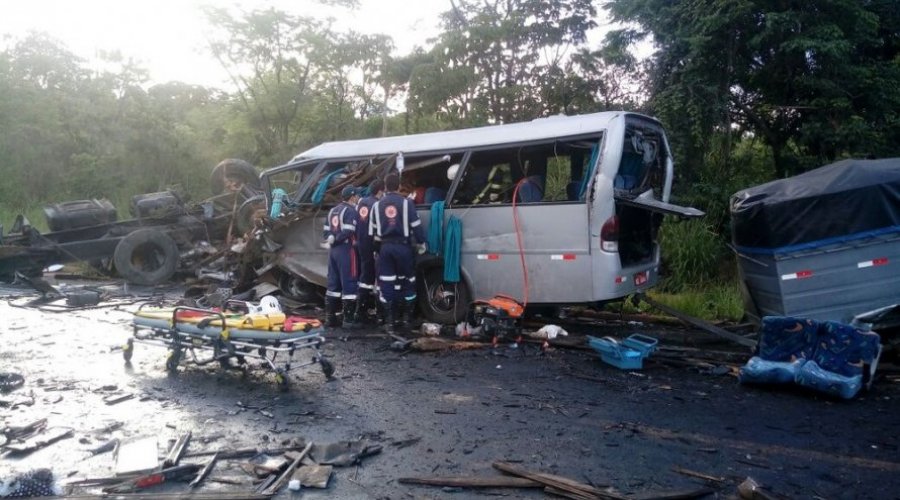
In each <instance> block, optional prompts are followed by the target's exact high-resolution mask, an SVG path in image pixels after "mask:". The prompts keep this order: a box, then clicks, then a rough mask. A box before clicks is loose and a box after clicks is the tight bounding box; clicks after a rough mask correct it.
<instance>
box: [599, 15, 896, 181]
mask: <svg viewBox="0 0 900 500" xmlns="http://www.w3.org/2000/svg"><path fill="white" fill-rule="evenodd" d="M606 8H608V9H609V11H610V12H611V14H612V18H613V19H614V20H615V21H619V22H623V23H629V25H631V26H635V27H633V28H626V29H622V30H617V31H615V32H613V33H612V34H611V35H610V37H609V38H608V42H609V43H610V45H612V46H617V47H618V48H619V49H621V48H622V46H624V45H627V44H629V43H632V42H634V41H636V40H640V39H643V38H646V37H652V39H653V41H654V42H655V44H656V46H657V51H656V52H655V53H654V55H653V57H652V61H651V70H650V89H651V94H652V97H651V106H652V108H653V109H654V111H655V112H656V113H657V114H658V115H660V116H661V117H663V118H664V119H665V121H666V122H667V123H668V125H669V128H670V129H673V130H679V131H681V132H682V133H683V138H684V139H683V140H681V141H680V142H679V150H680V153H681V156H682V157H683V158H687V159H688V160H689V161H691V162H692V163H693V166H694V167H696V166H697V165H698V164H699V162H701V161H702V159H703V158H704V156H705V154H706V152H707V151H709V150H710V148H711V147H712V143H711V142H710V140H711V139H712V138H713V137H714V136H715V134H716V133H718V134H721V135H724V136H726V137H732V136H734V133H735V132H737V133H738V134H743V133H750V134H753V135H754V136H756V137H759V138H761V139H762V140H763V141H764V142H765V144H766V145H767V146H768V147H769V148H770V151H771V155H772V163H773V166H774V169H773V173H774V175H776V176H778V177H783V176H785V175H790V174H792V173H796V172H798V171H800V170H803V169H805V168H808V167H811V166H815V165H818V164H821V163H823V162H826V161H830V160H833V159H835V158H837V157H841V156H846V155H869V154H872V155H879V156H881V155H889V154H896V151H897V146H896V145H897V141H896V140H895V139H896V138H897V129H898V116H897V112H896V110H897V109H900V64H898V54H900V46H898V42H897V40H898V25H900V4H898V3H897V2H884V1H874V0H872V1H863V2H860V1H858V0H822V1H818V2H782V1H777V0H703V1H696V2H669V1H666V0H612V1H610V2H608V3H607V4H606Z"/></svg>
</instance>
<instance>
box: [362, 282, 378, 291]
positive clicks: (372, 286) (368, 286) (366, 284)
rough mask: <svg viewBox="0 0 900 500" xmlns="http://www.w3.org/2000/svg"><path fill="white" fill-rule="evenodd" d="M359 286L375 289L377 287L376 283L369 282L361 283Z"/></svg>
mask: <svg viewBox="0 0 900 500" xmlns="http://www.w3.org/2000/svg"><path fill="white" fill-rule="evenodd" d="M359 287H360V288H364V289H366V290H374V289H375V285H370V284H368V283H360V284H359Z"/></svg>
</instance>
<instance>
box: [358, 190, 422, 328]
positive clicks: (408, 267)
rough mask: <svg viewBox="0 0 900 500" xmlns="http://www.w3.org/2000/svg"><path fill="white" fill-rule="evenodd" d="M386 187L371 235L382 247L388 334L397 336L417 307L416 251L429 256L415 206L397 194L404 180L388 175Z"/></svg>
mask: <svg viewBox="0 0 900 500" xmlns="http://www.w3.org/2000/svg"><path fill="white" fill-rule="evenodd" d="M384 187H385V190H386V193H385V195H384V197H382V198H381V199H380V200H378V201H377V202H376V203H375V205H374V206H372V213H371V215H370V216H369V233H370V234H371V235H372V236H373V237H374V239H375V241H376V242H377V244H380V249H379V251H378V286H379V290H380V291H381V300H382V301H383V305H384V325H385V329H386V330H387V332H388V333H394V332H395V331H396V328H397V326H400V327H403V326H406V325H408V324H409V322H410V318H411V316H412V311H413V308H414V307H415V305H416V266H415V264H416V256H415V252H418V253H419V254H423V253H425V250H426V245H425V231H424V230H423V229H422V221H421V220H419V214H418V213H417V212H416V205H415V203H413V201H412V200H410V199H408V198H406V197H404V196H403V195H401V194H400V193H398V192H397V190H398V189H399V188H400V177H399V176H398V175H397V174H390V175H388V176H387V177H386V178H385V180H384ZM414 248H415V250H414ZM398 313H399V314H398ZM398 318H399V321H398V324H395V323H394V322H395V320H397V319H398Z"/></svg>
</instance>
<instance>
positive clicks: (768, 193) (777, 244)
mask: <svg viewBox="0 0 900 500" xmlns="http://www.w3.org/2000/svg"><path fill="white" fill-rule="evenodd" d="M731 222H732V239H733V241H734V244H735V245H736V246H738V247H742V248H744V249H754V248H755V249H783V248H784V247H791V246H795V245H801V244H812V243H815V242H821V243H823V244H826V243H831V242H834V241H836V239H840V238H841V237H846V236H852V235H858V234H861V233H862V234H865V233H878V232H880V231H885V232H886V231H890V230H896V229H900V158H888V159H883V160H843V161H839V162H837V163H832V164H830V165H826V166H824V167H821V168H817V169H815V170H811V171H809V172H806V173H803V174H800V175H797V176H794V177H789V178H787V179H780V180H777V181H772V182H769V183H766V184H762V185H759V186H755V187H752V188H748V189H744V190H742V191H738V192H737V193H735V194H734V195H733V196H732V197H731Z"/></svg>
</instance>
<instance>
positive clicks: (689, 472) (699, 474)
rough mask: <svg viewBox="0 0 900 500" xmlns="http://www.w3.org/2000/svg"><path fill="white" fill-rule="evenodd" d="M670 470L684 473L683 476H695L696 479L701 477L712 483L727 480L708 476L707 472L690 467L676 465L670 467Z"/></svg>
mask: <svg viewBox="0 0 900 500" xmlns="http://www.w3.org/2000/svg"><path fill="white" fill-rule="evenodd" d="M672 471H673V472H677V473H679V474H684V475H685V476H690V477H696V478H697V479H703V480H704V481H710V482H713V483H724V482H726V481H727V479H725V478H724V477H716V476H710V475H709V474H704V473H702V472H696V471H692V470H690V469H685V468H683V467H678V466H675V467H672Z"/></svg>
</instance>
